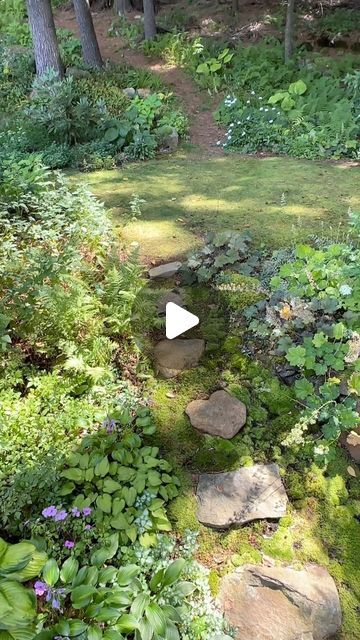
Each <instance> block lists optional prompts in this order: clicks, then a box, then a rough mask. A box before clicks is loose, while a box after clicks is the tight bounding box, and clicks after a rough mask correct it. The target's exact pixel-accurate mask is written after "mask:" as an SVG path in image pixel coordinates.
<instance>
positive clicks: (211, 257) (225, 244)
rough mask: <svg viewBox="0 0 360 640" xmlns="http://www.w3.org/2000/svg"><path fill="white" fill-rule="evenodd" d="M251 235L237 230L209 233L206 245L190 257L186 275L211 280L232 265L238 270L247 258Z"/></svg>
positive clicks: (199, 280)
mask: <svg viewBox="0 0 360 640" xmlns="http://www.w3.org/2000/svg"><path fill="white" fill-rule="evenodd" d="M249 242H250V236H249V235H248V234H246V233H245V234H241V233H238V232H236V231H223V232H222V233H218V234H213V233H211V234H208V236H207V238H206V240H205V244H204V246H203V247H202V248H201V249H200V250H199V251H196V252H195V253H193V254H191V255H190V256H189V257H188V260H187V263H186V268H185V272H184V276H185V278H186V280H187V281H196V280H197V281H198V282H200V283H201V282H209V281H210V280H212V279H213V278H214V277H215V276H216V275H217V274H220V273H221V272H223V271H224V269H227V268H229V267H230V266H231V268H232V269H234V270H236V268H237V267H238V266H239V264H240V263H241V262H243V261H244V260H245V258H246V257H247V254H248V250H249Z"/></svg>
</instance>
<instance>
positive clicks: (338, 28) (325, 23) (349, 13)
mask: <svg viewBox="0 0 360 640" xmlns="http://www.w3.org/2000/svg"><path fill="white" fill-rule="evenodd" d="M310 27H311V30H312V31H315V32H316V33H319V34H327V35H329V36H339V35H344V34H347V33H351V32H352V31H356V29H360V17H359V12H358V11H356V10H355V9H347V8H345V7H339V8H336V9H333V10H332V11H331V12H328V13H325V15H322V16H321V17H319V18H317V19H316V20H314V21H313V22H311V23H310Z"/></svg>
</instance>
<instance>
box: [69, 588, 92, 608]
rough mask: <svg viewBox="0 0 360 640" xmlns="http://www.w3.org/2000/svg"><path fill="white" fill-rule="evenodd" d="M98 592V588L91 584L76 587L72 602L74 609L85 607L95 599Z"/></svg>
mask: <svg viewBox="0 0 360 640" xmlns="http://www.w3.org/2000/svg"><path fill="white" fill-rule="evenodd" d="M95 593H96V588H95V587H93V586H92V585H90V584H81V585H80V586H79V587H75V588H74V589H73V590H72V592H71V602H72V606H73V607H74V609H83V608H84V607H86V606H87V605H88V604H90V602H91V601H92V599H93V595H94V594H95Z"/></svg>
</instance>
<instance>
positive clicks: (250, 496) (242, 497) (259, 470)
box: [197, 464, 287, 529]
mask: <svg viewBox="0 0 360 640" xmlns="http://www.w3.org/2000/svg"><path fill="white" fill-rule="evenodd" d="M197 499H198V509H197V518H198V520H199V521H200V522H201V523H202V524H205V525H207V526H209V527H213V528H214V529H228V528H229V527H230V526H231V525H242V524H245V523H246V522H251V520H261V519H264V518H281V517H282V516H284V515H285V513H286V504H287V495H286V491H285V489H284V486H283V484H282V482H281V478H280V474H279V468H278V466H277V465H276V464H267V465H265V464H257V465H254V466H252V467H243V468H242V469H239V470H238V471H230V472H227V473H213V474H211V473H204V474H201V475H200V478H199V484H198V488H197Z"/></svg>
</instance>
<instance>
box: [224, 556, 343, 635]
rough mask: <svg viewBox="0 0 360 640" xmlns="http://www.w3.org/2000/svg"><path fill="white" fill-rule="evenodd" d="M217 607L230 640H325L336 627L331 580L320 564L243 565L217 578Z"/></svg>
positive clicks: (338, 618)
mask: <svg viewBox="0 0 360 640" xmlns="http://www.w3.org/2000/svg"><path fill="white" fill-rule="evenodd" d="M218 604H219V606H220V608H221V609H222V610H223V611H224V613H225V617H226V618H227V619H228V621H229V622H230V624H231V625H233V626H234V627H235V629H236V635H235V640H255V638H256V640H325V639H326V638H332V637H333V636H334V635H335V634H336V632H337V631H338V630H339V629H340V627H341V609H340V602H339V595H338V592H337V589H336V586H335V583H334V580H333V579H332V577H331V576H330V574H329V573H328V571H327V570H326V569H325V568H324V567H321V566H319V565H307V566H306V567H305V568H304V569H301V570H300V571H298V570H295V569H293V568H291V567H265V566H263V565H261V566H255V565H244V566H243V567H239V568H238V569H237V570H236V571H235V572H234V573H230V574H228V575H226V576H225V577H224V578H223V579H222V581H221V585H220V592H219V595H218Z"/></svg>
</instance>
